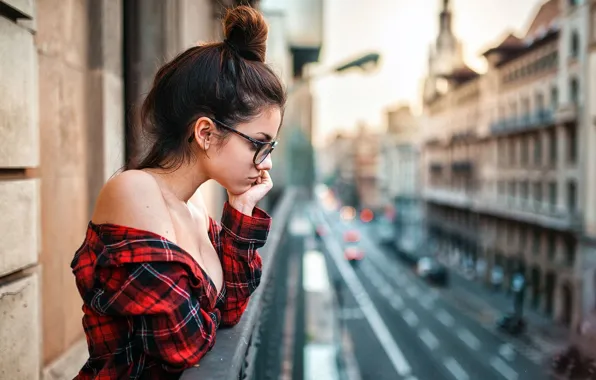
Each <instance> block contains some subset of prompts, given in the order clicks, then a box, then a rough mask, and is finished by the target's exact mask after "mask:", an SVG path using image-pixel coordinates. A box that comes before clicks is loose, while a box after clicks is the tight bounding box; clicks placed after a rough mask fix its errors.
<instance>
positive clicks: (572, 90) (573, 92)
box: [569, 78, 579, 104]
mask: <svg viewBox="0 0 596 380" xmlns="http://www.w3.org/2000/svg"><path fill="white" fill-rule="evenodd" d="M569 98H570V100H571V102H572V103H574V104H577V102H578V101H579V83H578V81H577V79H576V78H573V79H571V81H570V82H569Z"/></svg>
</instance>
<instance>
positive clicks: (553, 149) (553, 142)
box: [548, 130, 557, 166]
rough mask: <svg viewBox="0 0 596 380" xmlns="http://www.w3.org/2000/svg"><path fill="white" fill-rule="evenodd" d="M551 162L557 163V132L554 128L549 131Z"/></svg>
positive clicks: (552, 163) (553, 164)
mask: <svg viewBox="0 0 596 380" xmlns="http://www.w3.org/2000/svg"><path fill="white" fill-rule="evenodd" d="M548 151H549V156H548V157H549V162H550V164H551V165H552V166H555V165H556V164H557V133H556V132H555V131H554V130H551V131H549V132H548Z"/></svg>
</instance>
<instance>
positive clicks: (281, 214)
mask: <svg viewBox="0 0 596 380" xmlns="http://www.w3.org/2000/svg"><path fill="white" fill-rule="evenodd" d="M300 198H301V196H300V194H299V193H298V192H297V190H295V189H289V190H286V191H285V192H284V194H283V195H282V197H281V199H280V200H279V201H278V202H277V205H276V206H275V209H274V210H273V213H272V218H273V220H274V221H275V223H273V224H272V226H271V230H270V232H269V238H268V241H267V244H266V245H265V247H263V248H262V249H261V250H259V252H260V254H261V257H262V258H263V274H262V277H261V284H260V285H259V287H258V289H257V291H256V292H255V293H254V294H253V295H252V296H251V299H250V302H249V304H248V307H247V309H246V311H245V313H244V315H243V316H242V319H241V320H240V322H239V323H238V324H237V325H236V326H234V327H232V328H228V329H220V330H218V331H217V342H216V344H215V346H214V347H213V349H212V350H211V351H210V352H209V353H208V354H207V355H205V357H204V358H203V359H202V360H201V362H200V365H199V366H198V367H193V368H190V369H187V370H186V371H184V373H183V375H182V377H181V379H183V380H194V379H226V380H227V379H229V380H231V379H262V378H266V377H264V369H263V368H264V367H267V366H270V365H277V366H279V364H280V362H277V361H278V360H280V358H279V357H278V356H279V355H271V352H272V351H277V352H279V348H280V346H281V344H282V341H281V337H282V335H283V334H282V328H283V327H284V324H283V318H282V317H281V316H282V315H283V312H284V310H285V309H286V307H287V305H286V302H285V301H284V297H286V295H287V288H288V287H289V286H293V284H290V283H289V282H290V281H289V280H286V279H284V278H282V276H278V274H279V273H283V271H284V270H285V271H287V267H288V265H289V263H290V262H289V261H288V255H286V254H280V253H281V252H278V251H281V250H282V244H284V243H283V242H284V239H285V235H286V226H287V224H288V220H289V218H290V216H291V215H292V214H293V212H295V209H294V205H295V203H296V202H298V201H299V200H300ZM284 246H285V245H284ZM284 268H285V269H284ZM280 300H281V301H280ZM276 359H277V360H276Z"/></svg>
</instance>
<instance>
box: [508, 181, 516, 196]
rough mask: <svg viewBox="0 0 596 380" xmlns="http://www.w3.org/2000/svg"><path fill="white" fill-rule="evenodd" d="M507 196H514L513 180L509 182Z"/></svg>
mask: <svg viewBox="0 0 596 380" xmlns="http://www.w3.org/2000/svg"><path fill="white" fill-rule="evenodd" d="M509 196H510V197H515V182H513V181H511V182H509Z"/></svg>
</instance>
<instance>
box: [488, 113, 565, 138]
mask: <svg viewBox="0 0 596 380" xmlns="http://www.w3.org/2000/svg"><path fill="white" fill-rule="evenodd" d="M554 121H555V117H554V113H553V111H552V110H549V109H539V110H536V111H535V112H533V113H525V114H523V115H521V116H514V117H509V118H504V119H500V120H496V121H494V122H492V123H491V125H490V131H491V133H493V134H505V133H512V132H520V131H525V130H530V129H535V128H540V127H542V126H546V125H550V124H552V123H554Z"/></svg>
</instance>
